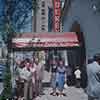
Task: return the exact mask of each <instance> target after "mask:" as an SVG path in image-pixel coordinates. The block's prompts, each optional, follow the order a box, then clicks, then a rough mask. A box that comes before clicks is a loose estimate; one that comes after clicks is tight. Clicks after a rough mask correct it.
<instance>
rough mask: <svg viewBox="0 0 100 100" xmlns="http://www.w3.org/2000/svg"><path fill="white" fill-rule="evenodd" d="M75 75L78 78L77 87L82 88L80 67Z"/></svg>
mask: <svg viewBox="0 0 100 100" xmlns="http://www.w3.org/2000/svg"><path fill="white" fill-rule="evenodd" d="M74 74H75V78H76V87H77V88H80V79H81V71H80V69H79V66H77V67H76V70H75V72H74Z"/></svg>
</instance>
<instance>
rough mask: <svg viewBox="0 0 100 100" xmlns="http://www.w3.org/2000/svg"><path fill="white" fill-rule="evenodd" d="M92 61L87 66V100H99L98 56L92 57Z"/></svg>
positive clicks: (99, 76) (99, 72)
mask: <svg viewBox="0 0 100 100" xmlns="http://www.w3.org/2000/svg"><path fill="white" fill-rule="evenodd" d="M93 59H94V61H93V62H91V63H89V64H88V65H87V75H88V84H87V89H86V92H87V94H88V100H100V54H96V55H95V56H94V57H93Z"/></svg>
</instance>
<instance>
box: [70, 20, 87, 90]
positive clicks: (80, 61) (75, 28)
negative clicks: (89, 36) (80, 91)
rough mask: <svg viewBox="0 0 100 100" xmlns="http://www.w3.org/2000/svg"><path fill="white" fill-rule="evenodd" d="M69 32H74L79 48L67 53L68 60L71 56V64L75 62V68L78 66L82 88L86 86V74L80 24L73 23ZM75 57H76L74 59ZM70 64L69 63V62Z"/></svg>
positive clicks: (82, 35) (82, 34)
mask: <svg viewBox="0 0 100 100" xmlns="http://www.w3.org/2000/svg"><path fill="white" fill-rule="evenodd" d="M70 31H71V32H76V34H77V37H78V40H79V42H80V47H79V48H78V49H76V50H72V51H71V52H70V53H69V58H70V57H71V56H73V58H74V59H73V62H75V61H76V63H75V66H77V65H78V66H80V69H81V72H82V74H81V77H82V78H81V86H82V87H83V88H85V87H86V85H87V73H86V49H85V41H84V33H83V31H82V30H81V27H80V24H79V23H78V21H74V22H73V24H72V27H71V29H70ZM75 56H76V57H75ZM69 62H70V61H69Z"/></svg>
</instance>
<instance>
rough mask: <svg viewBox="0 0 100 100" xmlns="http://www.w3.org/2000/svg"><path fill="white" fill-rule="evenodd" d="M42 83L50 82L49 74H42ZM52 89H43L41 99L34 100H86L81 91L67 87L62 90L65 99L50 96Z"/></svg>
mask: <svg viewBox="0 0 100 100" xmlns="http://www.w3.org/2000/svg"><path fill="white" fill-rule="evenodd" d="M43 82H47V83H48V82H50V73H48V72H46V71H45V72H44V80H43ZM51 91H52V89H51V88H50V87H44V94H45V95H42V96H41V97H37V98H36V100H88V99H87V95H86V94H85V93H84V91H83V89H81V88H75V87H68V88H67V89H65V90H64V93H66V96H65V97H57V96H51V95H50V93H51Z"/></svg>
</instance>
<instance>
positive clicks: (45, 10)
mask: <svg viewBox="0 0 100 100" xmlns="http://www.w3.org/2000/svg"><path fill="white" fill-rule="evenodd" d="M51 7H52V0H39V1H38V8H37V12H36V21H35V23H34V16H33V26H34V24H35V25H36V32H48V17H49V16H48V15H49V8H51ZM32 28H33V29H32V31H33V32H34V27H32Z"/></svg>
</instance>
